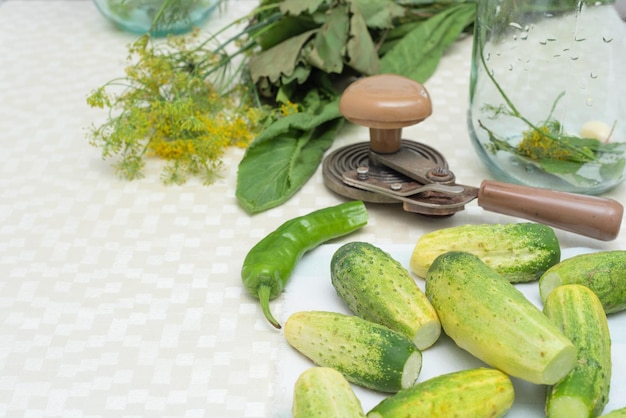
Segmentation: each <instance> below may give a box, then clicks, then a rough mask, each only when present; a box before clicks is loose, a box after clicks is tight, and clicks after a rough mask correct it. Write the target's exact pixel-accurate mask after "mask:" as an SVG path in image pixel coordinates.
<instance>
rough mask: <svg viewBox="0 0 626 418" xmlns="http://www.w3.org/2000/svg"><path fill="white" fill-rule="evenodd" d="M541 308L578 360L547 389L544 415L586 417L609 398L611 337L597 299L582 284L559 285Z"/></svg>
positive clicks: (591, 415)
mask: <svg viewBox="0 0 626 418" xmlns="http://www.w3.org/2000/svg"><path fill="white" fill-rule="evenodd" d="M543 311H544V313H545V314H546V316H547V317H548V318H550V320H551V321H552V322H553V323H555V324H556V325H557V326H558V327H559V329H561V331H562V332H563V334H564V335H565V336H566V337H568V338H569V339H570V340H571V341H572V342H573V343H574V345H575V346H576V348H577V349H578V363H577V364H576V367H574V369H573V370H572V371H571V372H569V374H568V375H567V376H565V378H563V379H562V380H561V381H559V382H558V383H557V384H555V385H553V386H551V387H550V388H549V389H548V392H547V397H546V416H547V417H548V418H589V417H597V416H598V415H600V414H601V413H602V411H603V410H604V407H605V406H606V404H607V403H608V401H609V388H610V383H611V337H610V334H609V324H608V322H607V319H606V314H605V313H604V308H603V307H602V303H600V299H598V297H597V296H596V295H595V293H593V291H591V289H589V288H588V287H586V286H583V285H578V284H570V285H563V286H559V287H557V288H556V289H554V290H553V291H552V292H550V294H549V295H548V298H547V299H546V302H545V304H544V307H543Z"/></svg>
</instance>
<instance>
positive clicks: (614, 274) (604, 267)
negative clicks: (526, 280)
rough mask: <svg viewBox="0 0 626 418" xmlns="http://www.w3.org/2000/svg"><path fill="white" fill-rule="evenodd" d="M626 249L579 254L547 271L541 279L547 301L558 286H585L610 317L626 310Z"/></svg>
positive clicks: (541, 292)
mask: <svg viewBox="0 0 626 418" xmlns="http://www.w3.org/2000/svg"><path fill="white" fill-rule="evenodd" d="M625 278H626V250H613V251H600V252H595V253H587V254H579V255H576V256H574V257H571V258H568V259H565V260H563V261H561V262H560V263H558V264H557V265H555V266H553V267H551V268H550V269H548V270H547V271H546V272H545V273H544V274H543V275H542V276H541V277H540V278H539V294H540V296H541V300H542V301H544V302H545V300H546V298H547V297H548V294H549V293H550V292H551V291H552V290H553V289H554V288H556V287H557V286H560V285H564V284H582V285H585V286H587V287H588V288H590V289H591V290H593V292H594V293H595V294H596V295H597V296H598V298H599V299H600V302H601V303H602V306H603V307H604V312H606V313H607V314H610V313H615V312H620V311H623V310H625V309H626V279H625Z"/></svg>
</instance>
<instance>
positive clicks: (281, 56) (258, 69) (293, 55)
mask: <svg viewBox="0 0 626 418" xmlns="http://www.w3.org/2000/svg"><path fill="white" fill-rule="evenodd" d="M316 32H317V30H316V29H313V30H310V31H308V32H304V33H302V34H300V35H298V36H295V37H293V38H289V39H287V40H285V41H283V42H281V43H279V44H278V45H276V46H273V47H272V48H270V49H268V50H266V51H263V52H261V53H259V54H258V55H256V56H253V57H251V58H250V61H249V63H248V68H249V70H250V77H251V79H252V82H253V83H257V82H258V81H259V80H260V79H261V78H265V77H267V78H268V79H269V81H270V82H271V83H276V81H278V80H279V79H280V78H281V77H282V76H283V75H286V76H290V75H291V74H293V72H294V70H295V68H296V65H297V64H298V61H299V60H300V52H301V50H302V48H303V46H304V45H305V44H306V43H307V42H308V41H309V39H311V37H312V36H313V35H315V33H316Z"/></svg>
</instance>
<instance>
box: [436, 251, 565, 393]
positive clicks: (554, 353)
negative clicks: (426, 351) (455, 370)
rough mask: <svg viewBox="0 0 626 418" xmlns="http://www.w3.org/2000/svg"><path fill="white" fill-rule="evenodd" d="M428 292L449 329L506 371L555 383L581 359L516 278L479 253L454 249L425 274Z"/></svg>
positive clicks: (479, 355)
mask: <svg viewBox="0 0 626 418" xmlns="http://www.w3.org/2000/svg"><path fill="white" fill-rule="evenodd" d="M426 296H428V298H429V299H430V301H431V303H432V304H433V306H434V307H435V309H436V310H437V313H438V315H439V320H440V321H441V325H442V327H443V330H444V331H445V333H446V334H447V335H448V336H449V337H450V338H452V340H453V341H454V342H455V343H456V344H457V345H458V346H459V347H461V348H463V349H464V350H466V351H468V352H469V353H470V354H472V355H474V356H475V357H477V358H478V359H480V360H482V361H484V362H485V363H487V364H489V365H491V366H492V367H495V368H498V369H500V370H502V371H503V372H505V373H507V374H509V375H511V376H515V377H518V378H520V379H524V380H527V381H529V382H531V383H536V384H554V383H556V382H558V381H559V380H560V379H562V378H563V377H564V376H565V375H566V374H567V373H569V372H570V371H571V370H572V369H573V368H574V366H575V364H576V348H575V347H574V345H573V344H572V342H571V341H570V340H569V339H567V338H566V337H565V336H564V335H563V333H562V332H561V331H560V330H559V329H558V328H557V327H556V325H554V324H553V323H552V322H550V320H549V319H548V317H546V315H544V314H543V312H541V310H539V309H538V308H537V307H536V306H535V305H533V304H532V302H530V301H529V300H528V299H527V298H526V296H524V294H523V293H522V292H520V291H519V290H518V289H517V288H516V287H515V286H514V285H513V284H512V283H510V282H509V281H507V280H506V279H505V278H503V277H502V276H500V275H499V274H498V273H496V271H495V270H494V269H492V268H491V267H489V266H488V265H487V264H485V263H484V262H482V261H481V260H480V259H479V258H478V257H477V256H475V255H473V254H469V253H464V252H449V253H445V254H442V255H440V256H439V257H437V258H436V259H435V261H434V262H433V264H432V266H431V267H430V269H429V270H428V274H427V275H426Z"/></svg>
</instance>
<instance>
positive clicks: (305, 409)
mask: <svg viewBox="0 0 626 418" xmlns="http://www.w3.org/2000/svg"><path fill="white" fill-rule="evenodd" d="M291 413H292V414H293V418H330V417H343V418H365V412H364V411H363V406H362V405H361V401H359V399H358V398H357V396H356V394H355V393H354V391H353V390H352V386H350V383H349V382H348V381H347V380H346V378H345V377H344V376H343V375H342V374H341V373H339V372H338V371H337V370H335V369H331V368H330V367H311V368H309V369H306V370H305V371H304V372H302V373H301V374H300V376H298V379H297V380H296V384H295V385H294V390H293V404H292V408H291Z"/></svg>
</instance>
